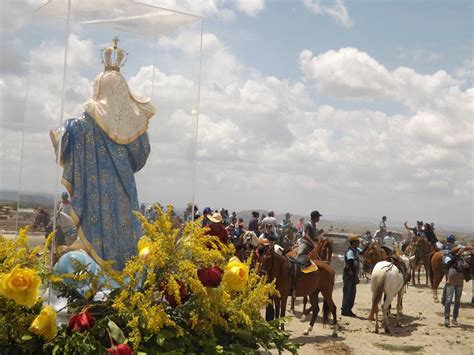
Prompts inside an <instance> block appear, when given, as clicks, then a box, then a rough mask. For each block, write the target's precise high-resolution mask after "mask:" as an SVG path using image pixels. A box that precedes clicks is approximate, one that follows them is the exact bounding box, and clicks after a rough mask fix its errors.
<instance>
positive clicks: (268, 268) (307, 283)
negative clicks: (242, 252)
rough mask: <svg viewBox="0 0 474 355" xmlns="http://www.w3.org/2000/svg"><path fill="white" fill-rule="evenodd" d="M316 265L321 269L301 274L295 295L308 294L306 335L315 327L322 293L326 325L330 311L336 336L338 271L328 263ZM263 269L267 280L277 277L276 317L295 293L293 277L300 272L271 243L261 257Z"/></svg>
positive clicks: (283, 311)
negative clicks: (334, 290)
mask: <svg viewBox="0 0 474 355" xmlns="http://www.w3.org/2000/svg"><path fill="white" fill-rule="evenodd" d="M315 264H316V265H317V266H318V271H315V272H311V273H308V274H303V273H301V274H300V275H298V278H297V281H296V285H295V289H294V294H295V296H296V297H303V296H309V300H310V303H311V306H312V309H313V313H312V316H311V321H310V325H309V327H308V329H307V330H306V331H305V332H304V334H305V335H308V334H309V333H310V332H311V331H312V330H313V326H314V323H315V321H316V318H317V316H318V312H319V305H318V294H319V292H321V293H322V295H323V297H324V304H323V325H326V324H327V323H328V320H329V314H330V313H331V314H332V317H333V324H334V328H333V336H337V315H336V305H335V303H334V301H333V299H332V292H333V289H334V276H335V273H334V270H332V269H331V267H330V266H329V265H328V264H326V263H325V262H322V261H315ZM260 272H262V273H264V274H266V275H267V281H268V282H272V281H273V280H275V285H276V288H277V290H278V292H279V295H278V296H274V297H273V301H274V303H275V316H276V317H277V318H278V317H284V316H285V311H286V304H287V301H288V297H289V296H290V295H291V294H292V291H293V290H292V288H293V280H294V277H295V273H296V272H297V271H296V266H295V264H293V263H291V264H290V263H289V262H288V259H287V258H286V257H285V256H282V255H279V254H277V253H275V251H274V248H273V246H272V245H270V247H269V248H267V250H266V252H265V254H264V255H263V257H262V260H261V265H260Z"/></svg>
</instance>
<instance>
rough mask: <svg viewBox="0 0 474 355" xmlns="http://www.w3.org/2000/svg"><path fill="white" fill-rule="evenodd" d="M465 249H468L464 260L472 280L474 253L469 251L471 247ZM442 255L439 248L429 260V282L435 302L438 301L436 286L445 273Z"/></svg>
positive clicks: (473, 296)
mask: <svg viewBox="0 0 474 355" xmlns="http://www.w3.org/2000/svg"><path fill="white" fill-rule="evenodd" d="M467 251H469V253H468V254H466V256H465V260H466V261H467V263H468V264H469V271H470V274H471V279H472V280H473V282H474V253H473V252H472V251H471V248H469V249H468V250H467ZM443 257H444V251H442V250H440V251H437V252H435V253H433V255H432V256H431V260H430V283H431V290H432V291H433V300H434V301H435V302H438V301H439V299H438V287H439V284H440V283H441V280H443V277H444V276H445V273H446V271H445V269H444V267H443ZM471 303H474V286H473V287H472V298H471Z"/></svg>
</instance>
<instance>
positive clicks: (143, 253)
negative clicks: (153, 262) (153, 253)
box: [138, 246, 150, 262]
mask: <svg viewBox="0 0 474 355" xmlns="http://www.w3.org/2000/svg"><path fill="white" fill-rule="evenodd" d="M149 256H150V247H148V246H147V247H143V248H141V249H140V251H139V252H138V257H139V258H140V259H142V260H143V261H145V262H146V261H147V260H148V257H149Z"/></svg>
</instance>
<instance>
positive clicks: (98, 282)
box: [0, 206, 297, 354]
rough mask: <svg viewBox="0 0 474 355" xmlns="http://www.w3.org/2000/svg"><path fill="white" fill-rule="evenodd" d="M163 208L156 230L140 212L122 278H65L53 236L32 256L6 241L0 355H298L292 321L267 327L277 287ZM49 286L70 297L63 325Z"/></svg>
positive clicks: (21, 242)
mask: <svg viewBox="0 0 474 355" xmlns="http://www.w3.org/2000/svg"><path fill="white" fill-rule="evenodd" d="M156 210H157V213H158V218H157V220H156V221H155V222H154V223H153V224H150V223H148V222H147V221H146V220H145V219H144V218H143V217H142V216H141V215H138V214H137V216H138V218H140V219H141V222H142V226H143V234H144V236H143V237H142V238H141V239H140V241H139V243H138V245H137V246H138V256H137V257H133V258H131V259H130V260H129V261H128V262H127V264H126V266H125V268H124V270H123V271H121V272H117V271H115V270H113V269H112V267H111V265H110V264H108V263H106V264H105V265H101V268H100V270H99V271H98V272H97V273H91V272H89V271H88V269H87V265H82V264H80V263H77V265H75V271H74V272H73V273H70V274H65V275H60V277H58V275H54V274H53V273H51V272H49V271H48V268H47V267H46V266H47V265H48V263H49V261H48V258H49V254H48V253H47V250H48V248H49V243H50V241H51V239H52V237H53V236H52V235H51V236H50V237H49V238H48V239H47V241H46V243H45V246H44V247H43V248H39V247H38V248H35V249H33V250H31V251H30V250H29V248H28V244H27V238H26V230H22V231H21V232H20V235H19V237H18V238H16V239H15V240H6V239H4V238H1V237H0V353H2V354H14V353H34V354H50V353H51V354H99V353H103V354H107V353H109V354H133V353H149V354H156V353H173V354H185V353H206V354H213V353H235V354H251V353H257V352H258V351H259V349H262V348H265V349H266V348H277V349H279V350H288V351H290V352H292V353H296V351H297V346H296V345H295V344H293V343H291V342H290V341H289V334H288V333H287V332H285V331H283V330H280V329H279V325H281V323H282V322H284V321H285V320H278V321H273V322H266V321H265V320H264V319H263V317H262V314H261V311H262V309H264V308H265V307H266V306H267V304H268V300H269V298H270V297H271V296H272V295H275V294H276V292H277V291H276V290H275V287H274V284H269V283H267V282H266V280H265V279H264V278H262V277H260V276H259V275H258V273H257V271H256V270H251V269H250V265H249V263H243V262H241V261H240V260H238V259H237V258H235V257H233V254H234V248H233V246H232V245H225V244H222V243H221V242H220V241H219V239H218V238H216V237H212V236H209V235H206V234H205V230H204V229H203V228H201V227H200V222H199V221H196V222H189V223H187V224H186V225H185V226H184V228H175V227H174V226H173V222H172V216H173V210H172V207H171V206H168V208H167V212H166V213H164V212H162V211H161V209H160V208H159V207H158V206H157V207H156ZM38 255H41V256H38ZM48 283H51V284H52V285H53V288H54V289H55V290H57V292H58V293H59V294H60V296H62V297H64V298H66V299H67V306H66V307H65V309H67V311H68V312H69V313H70V318H69V321H68V322H66V324H62V325H60V326H59V327H58V326H57V325H56V312H55V311H54V309H53V308H52V307H51V306H48V305H45V306H43V303H44V300H42V299H41V298H40V297H39V295H40V294H41V290H44V289H45V287H46V286H47V284H48ZM83 285H88V287H87V289H86V291H85V292H78V290H79V289H80V290H82V291H83V290H84V288H83Z"/></svg>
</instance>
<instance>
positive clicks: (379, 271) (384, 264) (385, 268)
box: [369, 255, 414, 333]
mask: <svg viewBox="0 0 474 355" xmlns="http://www.w3.org/2000/svg"><path fill="white" fill-rule="evenodd" d="M412 259H414V256H412V257H410V258H408V257H407V256H405V255H402V256H401V261H402V264H403V266H402V265H401V268H403V267H404V268H406V271H407V272H406V274H405V273H404V272H402V271H401V270H400V269H399V268H398V267H397V266H395V265H394V263H393V261H392V262H390V261H385V260H384V261H379V262H378V263H377V264H376V265H375V266H374V268H373V270H372V280H371V284H370V287H371V289H372V308H371V310H370V314H369V320H375V332H376V333H378V332H379V322H378V312H379V308H378V307H379V303H380V301H381V300H382V296H383V295H384V294H385V299H384V302H383V305H382V314H383V319H384V326H385V332H386V333H390V331H391V330H390V325H389V322H388V310H389V307H390V304H391V303H392V300H393V298H394V297H395V295H397V327H398V326H401V325H400V313H401V310H402V301H403V292H404V286H405V285H406V284H407V283H408V281H409V276H410V265H411V264H410V261H411V260H412ZM374 315H375V318H374Z"/></svg>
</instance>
